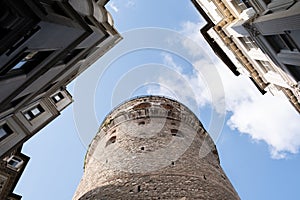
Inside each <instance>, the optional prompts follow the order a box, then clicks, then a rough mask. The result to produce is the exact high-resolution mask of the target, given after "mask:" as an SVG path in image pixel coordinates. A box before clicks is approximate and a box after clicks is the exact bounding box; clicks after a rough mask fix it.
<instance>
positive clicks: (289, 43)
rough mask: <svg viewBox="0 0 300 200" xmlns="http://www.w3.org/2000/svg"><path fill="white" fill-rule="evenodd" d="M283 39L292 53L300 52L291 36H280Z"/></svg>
mask: <svg viewBox="0 0 300 200" xmlns="http://www.w3.org/2000/svg"><path fill="white" fill-rule="evenodd" d="M280 37H281V39H282V40H283V42H284V44H285V46H286V47H287V48H288V49H289V50H291V51H299V47H298V46H297V44H296V43H295V42H294V40H293V39H292V38H291V37H290V35H289V34H280Z"/></svg>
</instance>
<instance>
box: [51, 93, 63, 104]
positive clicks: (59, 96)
mask: <svg viewBox="0 0 300 200" xmlns="http://www.w3.org/2000/svg"><path fill="white" fill-rule="evenodd" d="M51 98H52V100H53V101H54V103H58V102H60V101H61V100H63V99H64V96H63V95H62V93H61V92H59V93H57V94H55V95H54V96H52V97H51Z"/></svg>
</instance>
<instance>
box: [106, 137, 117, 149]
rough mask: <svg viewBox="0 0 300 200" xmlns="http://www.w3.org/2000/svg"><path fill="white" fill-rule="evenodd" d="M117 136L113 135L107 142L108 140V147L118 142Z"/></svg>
mask: <svg viewBox="0 0 300 200" xmlns="http://www.w3.org/2000/svg"><path fill="white" fill-rule="evenodd" d="M116 139H117V137H116V136H112V137H111V138H110V139H109V140H108V141H107V142H106V145H105V146H106V147H107V146H108V145H110V144H113V143H115V142H116Z"/></svg>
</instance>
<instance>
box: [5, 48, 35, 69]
mask: <svg viewBox="0 0 300 200" xmlns="http://www.w3.org/2000/svg"><path fill="white" fill-rule="evenodd" d="M37 53H38V52H37V51H33V52H27V53H24V54H23V56H22V57H23V58H22V60H20V61H19V62H18V63H16V64H15V65H14V66H13V67H12V68H11V69H10V70H9V71H14V70H18V69H22V67H23V66H25V64H26V63H28V62H30V60H32V59H34V56H35V55H36V54H37Z"/></svg>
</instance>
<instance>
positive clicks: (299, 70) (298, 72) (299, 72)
mask: <svg viewBox="0 0 300 200" xmlns="http://www.w3.org/2000/svg"><path fill="white" fill-rule="evenodd" d="M285 66H286V67H287V70H288V72H289V73H290V74H291V75H292V76H293V77H294V79H295V80H296V81H297V82H299V81H300V66H296V65H285Z"/></svg>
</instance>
